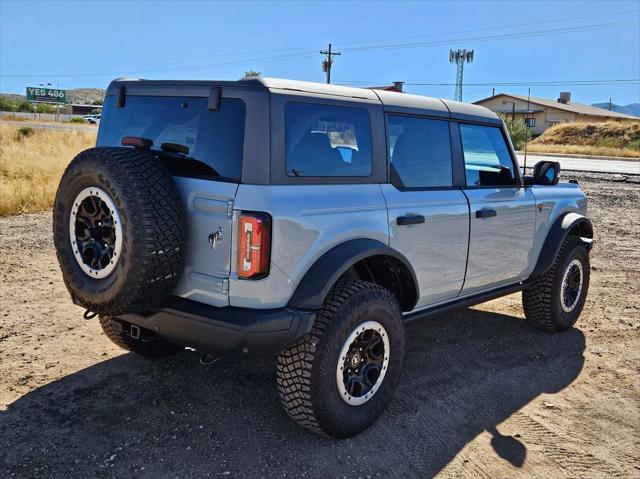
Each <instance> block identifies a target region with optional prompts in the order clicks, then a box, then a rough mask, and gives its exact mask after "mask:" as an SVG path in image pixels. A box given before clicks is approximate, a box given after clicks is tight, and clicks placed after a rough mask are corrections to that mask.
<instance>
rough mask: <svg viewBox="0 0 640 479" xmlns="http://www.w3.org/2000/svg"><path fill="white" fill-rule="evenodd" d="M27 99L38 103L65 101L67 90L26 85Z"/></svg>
mask: <svg viewBox="0 0 640 479" xmlns="http://www.w3.org/2000/svg"><path fill="white" fill-rule="evenodd" d="M27 101H30V102H40V103H66V102H67V92H66V91H65V90H58V89H57V88H42V87H31V86H28V87H27Z"/></svg>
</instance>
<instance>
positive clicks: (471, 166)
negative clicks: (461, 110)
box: [460, 124, 516, 186]
mask: <svg viewBox="0 0 640 479" xmlns="http://www.w3.org/2000/svg"><path fill="white" fill-rule="evenodd" d="M460 137H461V139H462V149H463V150H464V164H465V169H466V172H467V186H506V185H513V184H515V182H516V181H515V173H514V168H513V161H511V155H510V154H509V149H508V148H507V144H506V143H505V141H504V137H503V136H502V132H501V131H500V129H499V128H496V127H492V126H481V125H464V124H460Z"/></svg>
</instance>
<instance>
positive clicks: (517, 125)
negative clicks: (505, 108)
mask: <svg viewBox="0 0 640 479" xmlns="http://www.w3.org/2000/svg"><path fill="white" fill-rule="evenodd" d="M500 118H502V121H504V124H505V126H506V127H507V131H508V132H509V136H510V137H511V142H512V143H513V147H514V148H515V149H516V150H521V149H522V148H524V144H525V143H526V142H527V140H530V139H531V132H530V131H529V128H527V125H526V124H525V122H524V120H522V119H515V120H512V119H511V118H509V117H507V116H505V115H500Z"/></svg>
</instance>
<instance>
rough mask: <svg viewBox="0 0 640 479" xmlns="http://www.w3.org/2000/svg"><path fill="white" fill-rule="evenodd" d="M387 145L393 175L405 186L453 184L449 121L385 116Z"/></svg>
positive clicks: (429, 186)
mask: <svg viewBox="0 0 640 479" xmlns="http://www.w3.org/2000/svg"><path fill="white" fill-rule="evenodd" d="M387 145H388V148H389V158H390V159H391V174H392V179H393V178H394V177H396V175H397V179H398V181H399V182H400V183H402V186H403V187H405V188H437V187H450V186H451V185H452V165H451V142H450V135H449V122H447V121H443V120H431V119H427V118H415V117H407V116H398V115H389V116H387Z"/></svg>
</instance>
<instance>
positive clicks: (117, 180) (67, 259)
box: [53, 148, 186, 315]
mask: <svg viewBox="0 0 640 479" xmlns="http://www.w3.org/2000/svg"><path fill="white" fill-rule="evenodd" d="M89 187H98V188H101V189H102V190H103V191H105V192H107V193H108V195H109V196H110V197H111V200H112V201H113V202H114V203H115V205H116V208H117V210H118V213H119V216H120V222H121V227H122V251H121V254H120V257H119V259H118V261H117V263H116V267H115V269H114V270H113V271H112V272H111V273H110V274H109V275H108V276H106V277H104V278H95V277H90V276H89V275H88V274H87V273H86V272H85V271H83V269H82V268H81V267H80V265H79V263H78V261H77V260H76V257H75V256H74V251H73V249H72V245H71V239H70V236H71V233H70V231H69V224H70V221H71V218H70V214H71V211H72V208H73V207H74V201H75V199H76V197H77V195H78V194H79V193H80V192H81V191H83V190H84V189H85V188H89ZM185 229H186V220H185V211H184V206H183V204H182V200H181V198H180V194H179V192H178V189H177V186H176V184H175V182H174V181H173V178H172V177H171V174H170V173H169V170H167V168H166V167H165V166H164V165H163V164H162V162H161V161H159V160H158V159H157V158H156V156H155V155H154V153H153V152H151V151H148V150H142V149H133V148H91V149H88V150H85V151H83V152H82V153H80V154H78V156H76V157H75V158H74V159H73V161H72V162H71V163H70V164H69V166H68V167H67V169H66V171H65V173H64V175H63V176H62V179H61V181H60V186H59V187H58V192H57V195H56V199H55V205H54V210H53V237H54V243H55V247H56V252H57V256H58V261H59V263H60V267H61V270H62V276H63V279H64V282H65V285H66V286H67V289H68V290H69V292H70V294H71V297H72V299H73V300H74V302H75V303H76V304H79V305H81V306H83V307H84V308H86V309H88V310H90V311H94V312H96V313H99V314H103V315H117V314H125V313H138V312H144V311H147V310H150V309H152V308H154V307H157V306H158V305H160V304H161V303H162V302H163V301H164V300H165V299H166V298H167V297H168V296H169V295H170V294H171V292H172V291H173V290H174V288H175V287H176V284H177V282H178V279H179V277H180V275H181V274H182V271H183V268H184V261H185V238H184V234H185Z"/></svg>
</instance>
